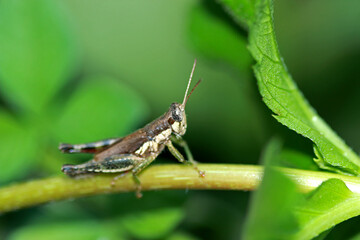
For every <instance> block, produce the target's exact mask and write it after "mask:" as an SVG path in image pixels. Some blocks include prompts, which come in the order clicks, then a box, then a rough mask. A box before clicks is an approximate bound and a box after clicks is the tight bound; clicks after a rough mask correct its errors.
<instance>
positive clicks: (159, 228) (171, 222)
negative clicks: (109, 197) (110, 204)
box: [122, 208, 184, 239]
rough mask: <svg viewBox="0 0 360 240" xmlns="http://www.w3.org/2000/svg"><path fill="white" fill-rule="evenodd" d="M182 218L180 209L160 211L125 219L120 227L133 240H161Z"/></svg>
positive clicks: (138, 214) (182, 214)
mask: <svg viewBox="0 0 360 240" xmlns="http://www.w3.org/2000/svg"><path fill="white" fill-rule="evenodd" d="M183 218H184V213H183V211H182V210H181V209H177V208H169V209H160V210H154V211H151V212H145V213H141V214H140V213H137V214H134V215H130V216H128V217H125V218H123V219H122V226H123V227H124V228H125V229H126V230H127V231H128V232H129V234H130V235H131V236H133V237H135V238H139V239H163V238H164V237H165V235H167V234H168V233H170V232H171V231H172V230H173V229H174V228H175V227H176V226H177V225H178V224H179V223H180V221H181V220H182V219H183Z"/></svg>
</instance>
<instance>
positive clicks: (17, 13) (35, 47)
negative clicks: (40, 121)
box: [0, 0, 74, 112]
mask: <svg viewBox="0 0 360 240" xmlns="http://www.w3.org/2000/svg"><path fill="white" fill-rule="evenodd" d="M60 9H61V8H59V6H57V4H56V1H51V0H32V1H19V0H4V1H1V2H0V52H1V54H0V85H1V87H0V89H1V92H2V93H3V94H4V95H5V96H6V97H7V98H8V99H9V100H11V101H13V102H14V103H16V104H17V105H19V106H22V107H24V108H26V109H27V110H33V111H37V112H39V111H40V110H41V109H43V107H44V106H45V105H46V104H47V103H48V102H49V100H50V99H51V98H52V97H53V95H54V93H55V92H56V91H57V90H58V88H59V87H60V86H61V85H63V84H64V82H65V80H66V78H67V77H68V76H69V71H70V70H71V69H72V68H73V63H74V48H73V46H72V42H71V36H70V35H69V32H68V29H67V26H66V24H65V21H64V19H65V18H64V15H63V13H62V12H61V10H60Z"/></svg>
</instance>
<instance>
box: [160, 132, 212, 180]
mask: <svg viewBox="0 0 360 240" xmlns="http://www.w3.org/2000/svg"><path fill="white" fill-rule="evenodd" d="M172 142H175V143H176V144H178V145H179V146H181V147H183V148H184V150H185V153H186V156H187V157H188V160H187V161H186V160H185V158H184V156H183V155H182V154H181V153H180V152H179V150H177V149H176V148H175V147H174V145H173V144H172ZM166 146H167V148H168V149H169V151H170V153H171V154H172V155H173V156H174V157H175V158H176V159H177V160H178V161H179V162H181V163H184V164H187V165H191V166H192V167H193V168H194V169H195V170H196V171H197V172H198V173H199V176H200V177H205V171H202V170H200V169H199V168H198V167H197V162H196V161H195V160H194V158H193V156H192V154H191V152H190V148H189V146H188V145H187V143H186V142H185V140H183V139H182V138H181V137H180V136H177V137H173V136H172V137H171V140H170V141H168V142H166Z"/></svg>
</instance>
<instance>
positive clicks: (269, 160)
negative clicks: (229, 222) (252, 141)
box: [242, 139, 298, 240]
mask: <svg viewBox="0 0 360 240" xmlns="http://www.w3.org/2000/svg"><path fill="white" fill-rule="evenodd" d="M280 147H281V144H280V142H279V141H278V140H276V139H275V140H272V141H271V142H270V144H269V145H268V146H267V148H266V150H265V154H264V157H263V158H264V160H265V162H266V167H265V173H264V178H263V181H262V183H261V185H260V187H259V189H258V191H257V192H255V193H254V196H253V198H252V201H251V206H250V211H249V214H248V217H247V221H246V224H245V228H244V234H243V237H242V239H254V240H255V239H290V236H292V235H293V234H294V233H296V231H297V230H298V227H297V222H296V218H295V216H294V215H293V214H291V212H292V210H293V208H294V206H295V203H296V201H297V197H298V194H297V192H296V187H295V184H294V183H293V182H292V181H291V180H290V179H288V178H287V177H286V176H284V175H283V174H282V173H280V172H279V171H277V170H276V169H274V168H272V167H271V166H270V165H272V164H273V163H274V161H275V162H276V161H278V157H279V152H280ZM274 186H276V187H274Z"/></svg>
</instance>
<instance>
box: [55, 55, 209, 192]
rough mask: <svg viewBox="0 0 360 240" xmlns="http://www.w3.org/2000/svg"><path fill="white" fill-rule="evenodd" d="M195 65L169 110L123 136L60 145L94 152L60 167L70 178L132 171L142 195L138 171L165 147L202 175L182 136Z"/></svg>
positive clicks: (63, 148) (71, 150)
mask: <svg viewBox="0 0 360 240" xmlns="http://www.w3.org/2000/svg"><path fill="white" fill-rule="evenodd" d="M195 65H196V60H195V62H194V65H193V68H192V71H191V75H190V79H189V82H188V86H187V89H186V92H185V96H184V100H183V103H181V104H180V103H173V104H171V105H170V108H169V110H168V111H167V112H166V113H165V114H163V115H162V116H161V117H159V118H158V119H156V120H154V121H153V122H151V123H149V124H148V125H146V126H145V127H144V128H141V129H139V130H137V131H135V132H133V133H132V134H130V135H128V136H126V137H123V138H113V139H107V140H103V141H99V142H94V143H87V144H77V145H71V144H60V146H59V149H60V150H61V151H62V152H64V153H93V154H95V155H94V158H93V159H92V160H90V161H88V162H85V163H83V164H79V165H69V164H65V165H63V167H62V169H61V170H62V171H63V172H64V173H65V174H67V175H69V176H71V177H76V176H79V175H83V174H91V173H128V172H131V173H132V174H133V178H134V180H135V183H136V184H137V196H138V197H141V193H140V191H141V185H140V180H139V179H138V178H137V174H139V173H140V172H141V171H142V170H143V169H144V168H145V167H147V166H148V165H149V164H150V163H151V162H152V161H154V160H155V159H156V157H157V156H158V155H159V154H160V153H161V152H162V150H164V148H165V146H166V147H167V148H168V149H169V151H170V152H171V153H172V154H173V155H174V156H175V157H176V158H177V159H178V160H179V161H180V162H182V163H186V164H190V165H192V166H193V167H194V168H195V169H196V171H198V173H199V174H200V176H201V177H204V172H203V171H200V170H199V169H198V168H197V167H196V162H195V161H194V160H193V158H192V156H191V153H190V150H189V148H188V146H187V144H186V142H185V141H184V140H183V139H182V138H181V136H182V135H184V134H185V132H186V127H187V122H186V115H185V105H186V102H187V100H188V99H189V97H190V95H191V93H192V92H193V91H194V89H195V88H196V86H197V85H198V84H199V83H200V80H199V82H198V83H197V84H196V85H195V87H194V88H193V89H192V91H191V92H190V94H189V95H187V93H188V90H189V87H190V84H191V79H192V75H193V73H194V69H195ZM173 142H174V143H177V144H179V145H180V146H182V147H184V148H185V152H186V154H187V157H188V160H185V158H184V157H183V155H182V154H181V153H180V152H179V151H178V150H177V149H176V148H175V147H174V145H173V144H172V143H173ZM122 175H123V174H122ZM122 175H120V176H122ZM116 179H117V177H115V178H114V181H113V184H114V183H115V180H116Z"/></svg>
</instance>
